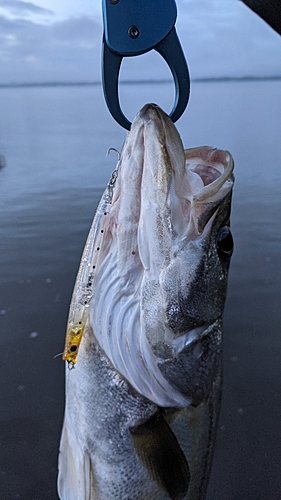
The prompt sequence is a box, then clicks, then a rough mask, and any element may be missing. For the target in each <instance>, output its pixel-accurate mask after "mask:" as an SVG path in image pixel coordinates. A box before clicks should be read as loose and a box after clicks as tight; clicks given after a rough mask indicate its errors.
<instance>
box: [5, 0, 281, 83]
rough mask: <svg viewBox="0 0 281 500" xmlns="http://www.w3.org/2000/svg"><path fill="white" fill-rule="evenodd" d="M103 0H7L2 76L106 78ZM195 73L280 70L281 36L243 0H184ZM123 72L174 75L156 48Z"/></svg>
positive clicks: (183, 25) (181, 14)
mask: <svg viewBox="0 0 281 500" xmlns="http://www.w3.org/2000/svg"><path fill="white" fill-rule="evenodd" d="M100 4H101V0H76V1H75V2H74V1H72V0H34V1H21V0H0V84H1V83H2V84H3V83H24V82H53V81H70V82H75V81H93V80H100V52H101V37H102V17H101V6H100ZM177 6H178V20H177V25H176V27H177V31H178V34H179V37H180V40H181V43H182V46H183V49H184V51H185V55H186V58H187V61H188V65H189V69H190V73H191V77H193V78H197V77H214V76H215V77H217V76H249V75H251V76H265V75H268V76H272V75H276V74H278V75H280V74H281V37H280V36H279V35H278V34H277V33H275V32H274V31H273V30H272V29H271V28H270V27H269V26H268V25H267V24H266V23H265V22H264V21H262V20H261V19H260V18H259V17H258V16H257V15H256V14H254V13H253V12H252V11H251V10H249V9H248V8H247V7H246V6H245V5H244V4H243V3H242V2H240V1H239V0H177ZM121 76H122V78H125V79H146V78H147V79H151V78H160V77H162V78H168V77H169V76H170V75H169V71H168V69H167V68H166V65H165V63H164V62H163V61H162V60H161V58H160V56H159V55H158V54H156V53H155V52H154V53H153V54H152V53H150V54H146V55H144V56H141V57H137V58H126V60H125V61H124V63H123V64H122V72H121Z"/></svg>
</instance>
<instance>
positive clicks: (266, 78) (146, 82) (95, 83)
mask: <svg viewBox="0 0 281 500" xmlns="http://www.w3.org/2000/svg"><path fill="white" fill-rule="evenodd" d="M274 80H276V81H279V80H281V75H271V76H270V75H267V76H218V77H198V78H191V82H193V83H211V82H250V81H274ZM168 83H173V80H168V79H159V80H156V79H155V80H152V79H151V80H120V81H119V84H120V85H132V84H135V85H136V84H137V85H155V84H157V85H159V84H161V85H163V84H168ZM98 85H102V81H101V80H92V81H77V82H63V81H52V82H21V83H15V82H13V83H0V88H20V87H91V86H98Z"/></svg>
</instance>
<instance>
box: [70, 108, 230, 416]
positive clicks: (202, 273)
mask: <svg viewBox="0 0 281 500" xmlns="http://www.w3.org/2000/svg"><path fill="white" fill-rule="evenodd" d="M232 172H233V159H232V157H231V155H230V153H228V152H227V151H221V150H217V149H214V148H210V147H200V148H194V149H189V150H184V148H183V145H182V141H181V138H180V136H179V134H178V132H177V130H176V128H175V126H174V124H173V123H172V121H171V120H170V118H169V117H168V116H167V115H166V114H165V113H164V112H163V111H162V110H161V109H160V108H159V107H158V106H156V105H154V104H147V105H145V106H144V107H143V108H142V110H141V111H140V112H139V113H138V115H137V116H136V118H135V120H134V121H133V124H132V127H131V130H130V132H129V133H128V134H127V138H126V141H125V143H124V146H123V149H122V152H121V156H120V160H119V162H118V171H117V179H115V178H114V182H111V183H109V185H108V188H107V190H106V191H105V194H104V196H103V198H102V200H101V203H100V206H99V208H98V210H97V214H96V217H95V220H94V223H93V227H92V230H91V232H90V235H89V239H88V242H87V245H86V249H85V251H84V257H83V259H82V264H81V266H82V267H81V269H80V271H79V273H80V274H79V275H78V276H79V279H80V282H81V277H82V285H81V286H80V288H79V285H76V291H74V295H75V296H76V295H77V297H78V298H77V299H76V303H74V304H72V308H71V311H70V317H69V328H70V330H71V329H72V330H73V331H74V330H75V328H76V333H75V335H77V338H78V337H79V335H80V334H82V330H83V325H85V323H86V322H87V321H89V322H90V324H91V326H92V328H93V332H94V335H95V338H96V340H97V342H98V343H99V345H100V347H101V348H102V349H103V350H104V352H105V353H106V355H107V356H108V358H109V359H110V361H111V363H112V364H113V366H114V367H115V369H116V370H117V371H118V372H119V373H121V374H122V375H123V376H124V377H125V379H126V380H127V381H129V382H130V383H131V384H132V386H133V387H134V388H135V389H136V390H137V391H138V392H139V393H141V394H142V395H144V396H145V397H147V398H148V399H149V400H151V401H153V402H155V403H156V404H158V405H159V406H163V407H166V406H177V407H185V406H187V405H189V404H199V403H200V401H201V400H202V399H203V398H204V397H206V395H207V393H208V391H209V387H210V384H212V378H213V377H214V373H215V368H214V367H215V365H216V362H214V359H216V357H219V355H220V350H221V347H220V344H221V334H220V332H221V316H222V312H223V306H224V301H225V294H226V284H227V271H228V265H229V259H230V256H231V252H232V239H231V235H230V232H229V214H230V200H231V192H232V187H233V182H234V177H233V173H232ZM115 177H116V176H115ZM113 184H114V185H113ZM77 281H78V280H77ZM77 287H78V288H77ZM86 308H87V309H86ZM85 311H86V312H85ZM79 315H80V316H79ZM79 318H80V321H79ZM79 325H80V326H79ZM79 328H80V330H79ZM77 329H78V330H77ZM73 335H74V334H73ZM67 349H69V346H68V347H67V346H66V350H67ZM74 350H75V346H74ZM65 359H68V358H67V352H66V354H65ZM202 359H203V360H204V363H205V365H204V370H201V372H202V371H204V374H203V375H202V377H201V378H200V380H199V382H198V377H197V378H196V377H195V378H196V380H197V381H196V382H195V381H192V380H191V379H192V376H189V375H190V374H192V373H193V372H194V373H195V372H196V370H198V368H200V366H201V365H200V363H202ZM186 372H188V373H187V374H189V375H188V376H187V377H186ZM190 377H191V378H190ZM177 378H179V379H181V380H183V379H184V380H187V379H188V380H189V379H190V380H191V381H190V382H188V383H182V382H181V381H179V382H177ZM198 384H199V386H200V385H201V386H202V387H201V390H199V393H200V394H199V396H198V394H197V393H196V387H198ZM195 386H196V387H195Z"/></svg>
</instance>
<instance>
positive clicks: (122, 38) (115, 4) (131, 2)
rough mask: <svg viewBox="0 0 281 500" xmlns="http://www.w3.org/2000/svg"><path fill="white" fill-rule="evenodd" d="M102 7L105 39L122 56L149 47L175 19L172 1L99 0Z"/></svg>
mask: <svg viewBox="0 0 281 500" xmlns="http://www.w3.org/2000/svg"><path fill="white" fill-rule="evenodd" d="M102 10H103V20H104V36H105V42H106V44H107V46H108V47H109V48H110V49H111V50H112V51H113V52H116V53H117V54H119V55H122V56H136V55H139V54H144V53H145V52H148V51H149V50H151V49H153V48H154V47H155V45H157V44H158V43H159V42H161V40H163V38H165V36H166V35H168V33H169V32H170V31H171V29H172V28H173V26H174V24H175V22H176V18H177V6H176V3H175V0H102Z"/></svg>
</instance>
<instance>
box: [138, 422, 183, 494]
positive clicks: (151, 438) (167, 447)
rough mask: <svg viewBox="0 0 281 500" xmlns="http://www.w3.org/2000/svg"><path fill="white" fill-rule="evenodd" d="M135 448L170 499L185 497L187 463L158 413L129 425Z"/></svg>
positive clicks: (174, 437)
mask: <svg viewBox="0 0 281 500" xmlns="http://www.w3.org/2000/svg"><path fill="white" fill-rule="evenodd" d="M131 434H132V436H133V439H134V444H135V447H136V450H137V452H138V454H139V456H140V458H141V460H142V461H143V462H144V463H145V465H146V467H147V468H148V470H149V472H150V473H151V475H152V477H153V478H154V479H155V480H156V481H157V482H158V484H159V486H160V487H162V488H163V489H164V490H166V491H167V493H168V494H169V495H170V497H171V499H172V500H181V499H182V498H184V497H185V495H186V493H187V490H188V485H189V481H190V472H189V467H188V463H187V461H186V458H185V456H184V454H183V451H182V449H181V447H180V445H179V443H178V441H177V438H176V436H175V435H174V433H173V432H172V430H171V428H170V426H169V425H168V424H167V422H166V420H165V418H164V417H163V415H161V413H156V414H155V415H153V417H151V418H150V419H149V420H147V421H146V422H145V423H143V424H141V425H139V426H137V427H135V428H133V429H131Z"/></svg>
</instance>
